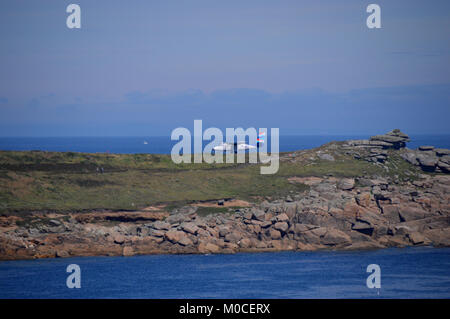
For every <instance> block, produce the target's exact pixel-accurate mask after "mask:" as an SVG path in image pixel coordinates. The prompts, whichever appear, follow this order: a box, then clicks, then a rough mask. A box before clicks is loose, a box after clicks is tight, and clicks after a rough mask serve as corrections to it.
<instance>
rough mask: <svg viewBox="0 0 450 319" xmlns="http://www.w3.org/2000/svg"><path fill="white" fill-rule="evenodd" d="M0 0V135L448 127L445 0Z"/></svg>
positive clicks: (448, 9) (428, 130)
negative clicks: (71, 18) (375, 18)
mask: <svg viewBox="0 0 450 319" xmlns="http://www.w3.org/2000/svg"><path fill="white" fill-rule="evenodd" d="M76 3H77V4H79V5H80V7H81V20H82V24H81V25H82V27H81V29H69V28H67V27H66V18H67V16H68V13H66V6H67V5H68V3H65V2H61V1H57V0H48V1H32V2H29V1H24V0H17V1H12V0H6V1H2V4H1V5H0V7H1V8H2V10H0V23H1V28H0V34H1V37H2V50H1V51H0V74H1V75H0V136H166V135H170V132H171V131H172V130H173V129H175V128H176V127H192V125H193V121H194V120H195V119H202V120H203V123H204V127H219V128H223V127H244V128H248V127H267V128H271V127H278V128H280V133H281V134H285V135H304V134H310V135H321V134H330V135H339V134H341V135H349V134H354V135H355V134H358V135H360V134H382V133H384V132H387V131H389V130H392V129H394V128H400V129H401V130H402V131H404V132H406V133H407V134H417V133H418V134H449V133H450V126H449V125H448V119H449V118H450V38H449V37H448V34H447V33H448V30H449V29H450V2H449V1H444V0H436V1H433V2H432V4H430V3H427V2H425V1H420V0H412V1H408V0H399V1H395V2H393V1H387V0H379V1H376V3H377V4H379V5H380V7H381V21H382V22H381V26H382V27H381V29H369V28H367V26H366V19H367V16H368V15H369V14H368V13H366V6H367V5H368V3H365V2H361V1H359V0H349V1H345V2H340V3H336V1H332V0H322V1H293V0H283V1H277V2H273V1H261V0H259V1H255V0H248V1H237V0H230V1H226V2H224V1H217V2H211V1H206V0H199V1H195V2H188V3H186V2H182V1H175V2H170V3H168V2H163V1H144V0H136V1H133V2H132V3H126V2H123V1H116V0H108V1H106V0H99V1H95V2H94V1H87V0H80V1H77V2H76Z"/></svg>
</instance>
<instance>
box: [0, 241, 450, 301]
mask: <svg viewBox="0 0 450 319" xmlns="http://www.w3.org/2000/svg"><path fill="white" fill-rule="evenodd" d="M69 264H78V265H79V266H80V267H81V288H80V289H69V288H67V287H66V276H67V275H68V274H67V273H66V267H67V265H69ZM369 264H378V265H379V266H380V267H381V289H376V288H375V289H369V288H367V286H366V278H367V276H368V275H369V274H368V273H366V268H367V266H368V265H369ZM0 287H1V289H0V298H450V249H448V248H443V249H437V248H430V247H421V248H404V249H384V250H378V251H369V252H282V253H255V254H235V255H156V256H135V257H81V258H69V259H47V260H34V261H8V262H0Z"/></svg>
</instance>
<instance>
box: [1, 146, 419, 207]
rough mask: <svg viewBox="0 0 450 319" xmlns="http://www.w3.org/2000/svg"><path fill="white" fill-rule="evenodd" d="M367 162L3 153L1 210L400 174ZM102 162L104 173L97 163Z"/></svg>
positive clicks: (208, 196)
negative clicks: (263, 163) (267, 164)
mask: <svg viewBox="0 0 450 319" xmlns="http://www.w3.org/2000/svg"><path fill="white" fill-rule="evenodd" d="M396 165H398V166H399V167H400V168H399V169H397V170H395V169H394V168H393V169H392V171H390V172H386V171H385V170H384V169H382V168H380V167H378V166H376V165H374V164H371V163H368V162H365V161H362V160H354V159H351V158H339V159H337V160H336V161H334V162H328V161H316V162H307V163H289V162H285V161H282V162H281V163H280V170H279V172H278V173H277V174H274V175H261V174H260V170H259V165H256V164H213V165H210V164H207V163H202V164H178V165H177V164H175V163H173V162H172V160H171V158H170V156H169V155H152V154H99V153H97V154H86V153H74V152H65V153H58V152H38V151H32V152H8V151H0V212H3V213H24V212H31V211H54V212H69V211H70V212H75V211H80V212H81V211H91V210H104V209H107V210H137V209H139V208H143V207H146V206H149V205H154V204H167V205H168V207H176V206H179V205H183V204H186V203H192V202H194V201H204V200H215V199H221V198H237V199H243V200H250V201H253V202H257V201H260V200H262V199H263V198H264V197H265V196H270V197H271V198H277V197H282V196H286V195H287V194H289V193H291V192H301V191H304V190H306V189H307V186H306V185H303V184H292V183H289V182H288V180H287V178H288V177H291V176H323V175H326V174H333V175H334V176H347V177H350V176H362V175H367V174H369V175H370V174H378V175H386V174H395V173H396V172H397V173H398V172H400V173H401V172H402V171H403V170H406V169H409V168H410V167H409V166H408V167H405V166H404V165H409V164H407V163H406V162H405V161H401V162H398V163H396ZM99 167H103V168H104V173H103V174H101V173H98V172H97V168H99Z"/></svg>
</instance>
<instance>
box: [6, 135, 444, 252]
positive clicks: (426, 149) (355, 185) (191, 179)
mask: <svg viewBox="0 0 450 319" xmlns="http://www.w3.org/2000/svg"><path fill="white" fill-rule="evenodd" d="M408 141H409V137H408V136H407V135H406V134H404V133H402V132H401V131H400V130H398V129H396V130H393V131H391V132H388V133H386V134H382V135H377V136H373V137H371V138H370V139H367V140H348V141H331V142H329V143H327V144H325V145H322V146H320V147H318V148H314V149H308V150H299V151H295V152H285V153H280V169H279V171H278V173H277V174H274V175H261V174H260V172H259V165H260V164H248V163H246V164H206V163H202V164H174V163H173V162H172V161H171V159H170V155H159V154H105V153H95V154H88V153H76V152H45V151H23V152H18V151H0V259H1V260H15V259H35V258H53V257H72V256H132V255H138V254H216V253H237V252H263V251H264V252H266V251H285V250H293V251H315V250H366V249H380V248H386V247H405V246H417V245H429V246H438V247H446V246H450V204H449V199H450V196H449V194H450V175H449V172H450V150H448V149H439V148H435V147H433V146H421V147H419V148H418V149H415V150H412V149H408V148H407V147H406V143H407V142H408Z"/></svg>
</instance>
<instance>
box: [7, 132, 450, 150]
mask: <svg viewBox="0 0 450 319" xmlns="http://www.w3.org/2000/svg"><path fill="white" fill-rule="evenodd" d="M369 137H370V136H369V135H284V136H283V135H282V136H280V139H279V151H280V152H291V151H297V150H303V149H309V148H314V147H318V146H320V145H323V144H325V143H328V142H331V141H345V140H349V139H367V138H369ZM410 139H411V142H409V143H407V147H409V148H411V149H415V148H417V147H419V146H421V145H433V146H435V147H438V148H450V134H447V135H412V136H410ZM266 140H267V143H268V149H269V150H270V147H271V137H270V136H268V137H267V139H266ZM177 142H178V141H172V140H171V139H170V136H147V137H146V136H138V137H0V150H10V151H11V150H12V151H32V150H41V151H55V152H66V151H71V152H86V153H123V154H133V153H152V154H170V153H171V150H172V147H173V146H174V145H175V144H176V143H177ZM208 143H209V141H204V142H203V147H205V146H206V145H207V144H208ZM191 144H192V145H194V143H193V142H192V143H191ZM192 147H193V146H192Z"/></svg>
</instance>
